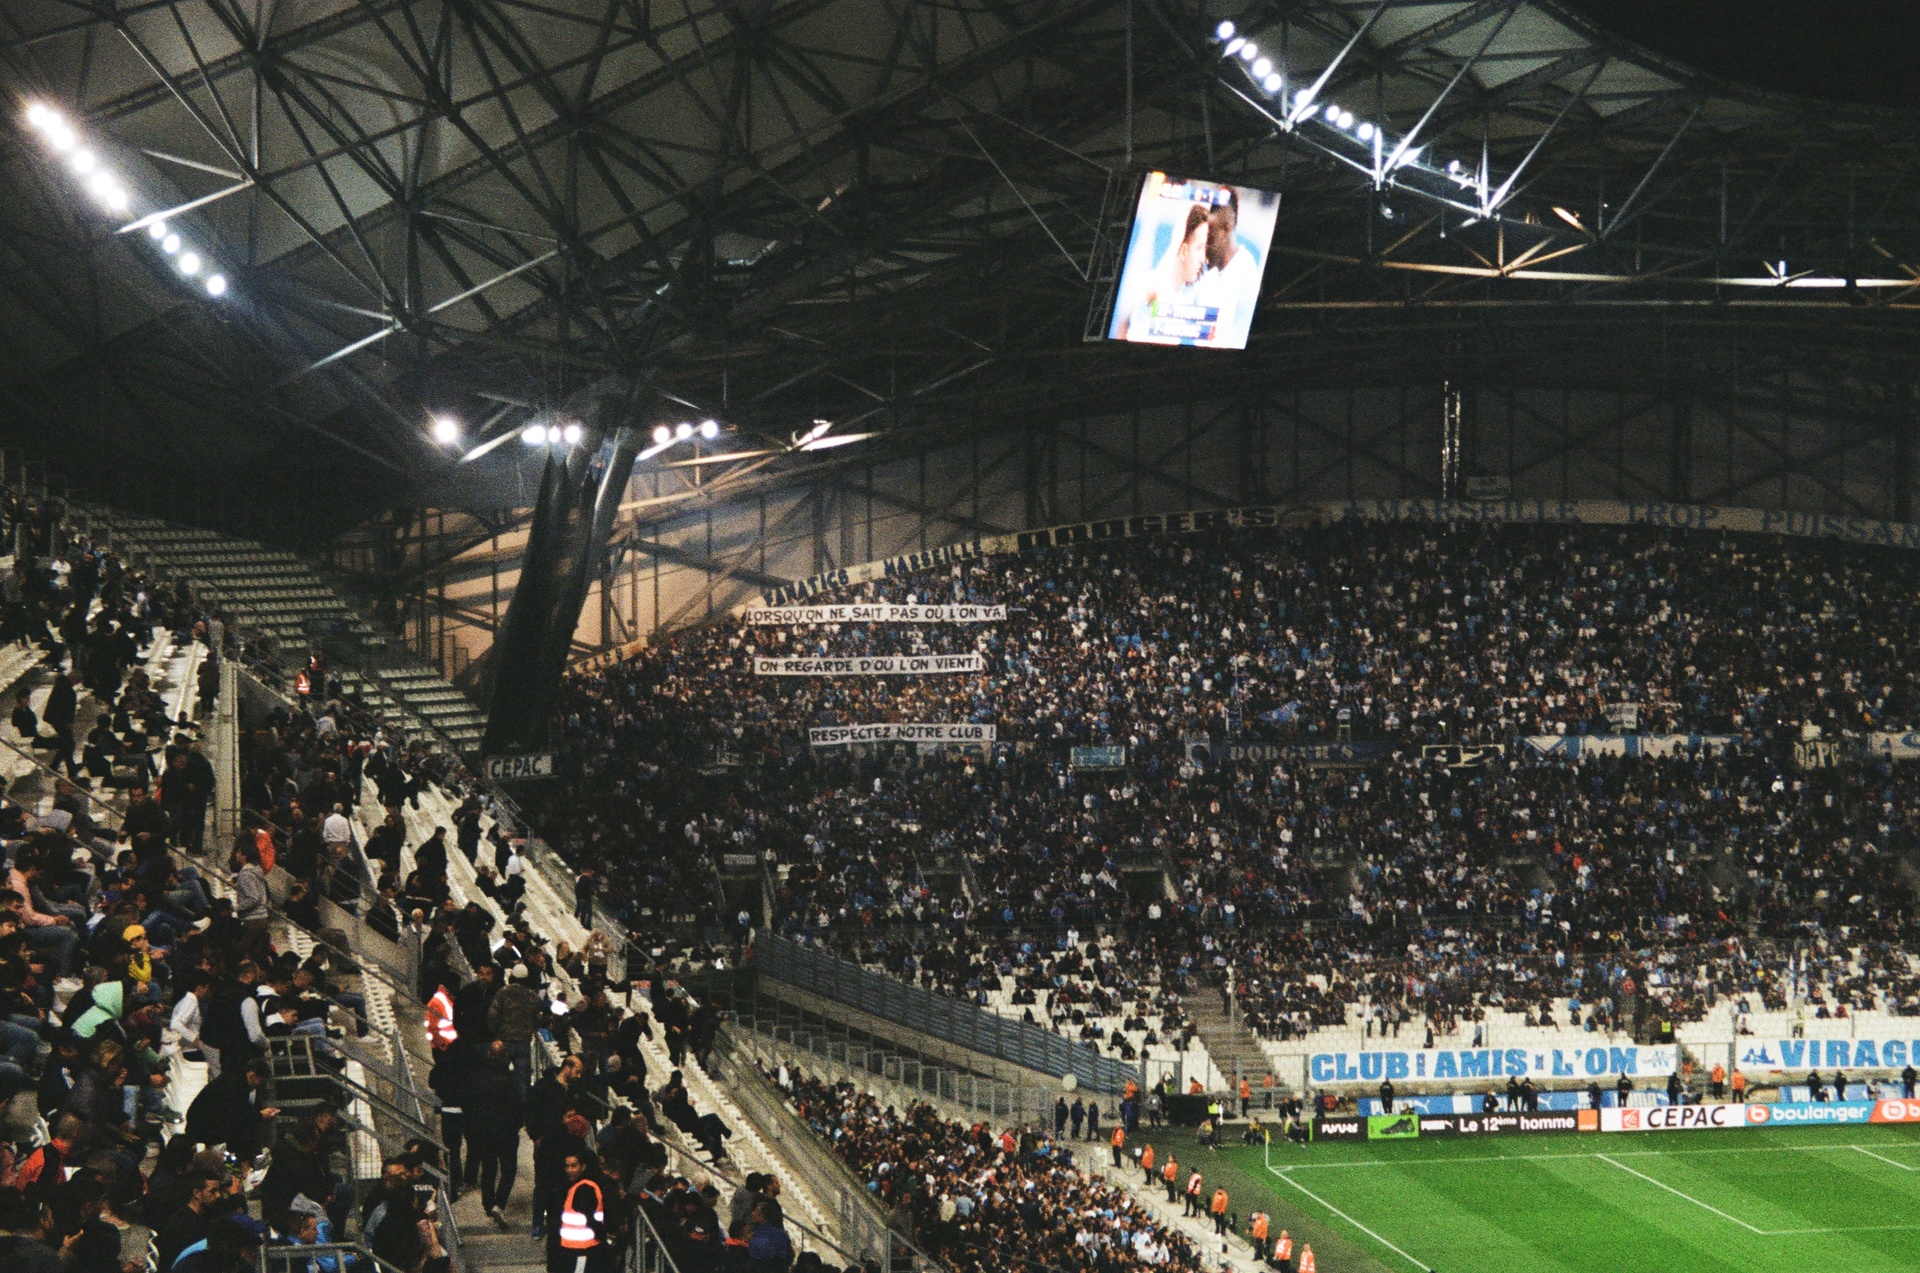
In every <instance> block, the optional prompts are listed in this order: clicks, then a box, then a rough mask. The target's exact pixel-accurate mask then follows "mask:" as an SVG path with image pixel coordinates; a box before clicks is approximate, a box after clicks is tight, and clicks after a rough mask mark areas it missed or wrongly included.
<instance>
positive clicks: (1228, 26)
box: [27, 22, 1233, 119]
mask: <svg viewBox="0 0 1920 1273" xmlns="http://www.w3.org/2000/svg"><path fill="white" fill-rule="evenodd" d="M1213 33H1214V35H1215V36H1217V37H1218V38H1220V39H1222V40H1231V39H1232V38H1233V23H1231V22H1222V23H1221V24H1220V25H1219V26H1217V27H1215V28H1214V29H1213ZM45 109H46V107H44V106H36V107H34V108H33V110H45ZM27 118H29V119H31V118H33V111H28V112H27Z"/></svg>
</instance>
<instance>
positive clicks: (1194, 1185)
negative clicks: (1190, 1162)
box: [1187, 1171, 1200, 1198]
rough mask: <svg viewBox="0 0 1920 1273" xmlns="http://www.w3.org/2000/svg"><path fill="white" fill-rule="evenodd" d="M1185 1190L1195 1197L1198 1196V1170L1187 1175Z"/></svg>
mask: <svg viewBox="0 0 1920 1273" xmlns="http://www.w3.org/2000/svg"><path fill="white" fill-rule="evenodd" d="M1187 1192H1188V1193H1190V1194H1192V1195H1193V1196H1194V1197H1196V1198H1198V1197H1199V1196H1200V1173H1199V1172H1197V1171H1196V1172H1194V1173H1193V1174H1192V1175H1191V1176H1188V1177H1187Z"/></svg>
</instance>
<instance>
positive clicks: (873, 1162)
mask: <svg viewBox="0 0 1920 1273" xmlns="http://www.w3.org/2000/svg"><path fill="white" fill-rule="evenodd" d="M772 1077H774V1079H775V1081H776V1082H782V1085H783V1087H784V1089H785V1091H786V1093H787V1096H788V1099H789V1100H790V1101H791V1102H792V1104H793V1107H794V1109H795V1111H796V1112H797V1113H798V1114H799V1115H800V1117H801V1118H802V1119H803V1120H804V1121H805V1122H806V1123H807V1124H808V1125H809V1126H811V1127H812V1128H813V1130H814V1131H815V1132H816V1133H818V1134H819V1135H820V1137H821V1138H822V1139H824V1140H825V1141H826V1142H827V1143H828V1144H829V1145H831V1146H832V1147H833V1151H834V1153H835V1154H837V1155H838V1156H839V1157H840V1159H841V1160H842V1161H843V1162H845V1163H846V1164H847V1166H848V1167H849V1168H851V1169H852V1170H853V1172H854V1173H855V1175H856V1176H858V1178H859V1179H860V1181H861V1182H862V1183H863V1184H864V1185H865V1186H866V1187H867V1189H868V1190H870V1191H871V1192H872V1193H873V1195H874V1197H875V1198H876V1200H877V1201H878V1202H879V1204H880V1206H881V1207H882V1208H883V1209H884V1210H885V1211H886V1212H887V1214H888V1224H889V1227H891V1228H892V1229H893V1230H894V1231H895V1232H896V1233H899V1234H901V1235H902V1236H907V1237H911V1238H912V1239H913V1240H914V1241H915V1242H916V1243H917V1244H918V1245H919V1246H920V1247H921V1249H923V1250H925V1251H927V1252H928V1253H929V1254H931V1255H933V1256H935V1257H936V1258H938V1259H939V1260H940V1261H941V1262H942V1263H943V1264H944V1265H945V1266H946V1267H947V1268H949V1269H951V1270H953V1271H954V1273H988V1271H989V1270H993V1271H997V1270H1003V1269H1010V1268H1011V1269H1021V1270H1027V1271H1029V1273H1039V1271H1040V1270H1094V1269H1098V1270H1102V1273H1121V1271H1123V1270H1134V1269H1158V1268H1165V1269H1181V1270H1190V1271H1192V1273H1198V1270H1199V1269H1200V1268H1201V1267H1202V1266H1203V1264H1204V1262H1205V1261H1204V1259H1203V1256H1202V1254H1201V1252H1200V1251H1199V1250H1197V1249H1196V1248H1195V1246H1194V1244H1193V1243H1192V1242H1190V1241H1189V1240H1188V1239H1187V1237H1186V1236H1185V1235H1184V1234H1182V1233H1180V1232H1179V1231H1177V1230H1175V1229H1173V1228H1171V1227H1170V1226H1168V1225H1166V1224H1165V1223H1163V1222H1161V1221H1160V1220H1158V1219H1156V1218H1155V1217H1154V1216H1153V1215H1152V1214H1151V1213H1150V1212H1149V1211H1148V1210H1147V1209H1146V1207H1145V1206H1144V1205H1142V1203H1141V1202H1140V1200H1139V1199H1138V1198H1136V1197H1134V1196H1133V1194H1132V1192H1131V1191H1129V1190H1128V1189H1127V1188H1126V1187H1124V1186H1122V1185H1118V1184H1115V1183H1113V1182H1111V1181H1108V1180H1106V1179H1104V1178H1102V1177H1100V1176H1097V1175H1094V1174H1092V1173H1090V1172H1089V1171H1087V1170H1086V1169H1085V1168H1083V1167H1081V1166H1079V1165H1077V1164H1076V1163H1075V1161H1074V1155H1073V1150H1072V1148H1071V1147H1070V1146H1069V1144H1068V1143H1066V1142H1065V1141H1064V1139H1056V1138H1055V1137H1053V1136H1049V1135H1048V1134H1046V1132H1045V1130H1044V1129H1034V1128H1027V1129H1022V1130H1019V1131H1013V1130H1008V1131H1001V1132H995V1131H994V1130H992V1129H991V1128H990V1127H989V1126H988V1125H987V1124H985V1123H976V1124H973V1125H971V1126H969V1125H967V1124H965V1123H961V1122H957V1121H955V1120H953V1119H949V1118H946V1117H944V1116H943V1115H942V1114H941V1113H940V1112H939V1111H938V1110H937V1109H935V1108H934V1107H933V1106H931V1105H927V1104H924V1103H916V1104H913V1105H910V1106H908V1107H907V1108H906V1109H904V1110H897V1109H895V1108H893V1107H892V1106H889V1105H883V1104H882V1103H881V1102H880V1100H879V1099H878V1098H876V1097H875V1096H873V1095H872V1094H871V1093H867V1092H863V1091H860V1090H859V1089H857V1088H855V1087H854V1086H853V1085H852V1084H850V1083H846V1082H841V1083H834V1084H829V1083H826V1082H823V1081H821V1080H819V1079H816V1078H812V1077H809V1076H808V1075H806V1074H804V1073H800V1072H797V1071H790V1070H786V1069H784V1067H783V1068H782V1070H780V1071H776V1072H775V1074H774V1075H773V1076H772ZM1116 1152H1117V1151H1116Z"/></svg>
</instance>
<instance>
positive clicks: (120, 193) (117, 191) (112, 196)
mask: <svg viewBox="0 0 1920 1273" xmlns="http://www.w3.org/2000/svg"><path fill="white" fill-rule="evenodd" d="M100 201H101V202H102V203H104V204H106V205H107V210H108V211H109V212H125V211H126V210H127V205H128V204H129V203H131V202H132V200H131V199H130V198H129V197H128V196H127V191H126V187H124V186H119V185H109V186H108V187H107V192H106V193H105V194H104V195H101V196H100Z"/></svg>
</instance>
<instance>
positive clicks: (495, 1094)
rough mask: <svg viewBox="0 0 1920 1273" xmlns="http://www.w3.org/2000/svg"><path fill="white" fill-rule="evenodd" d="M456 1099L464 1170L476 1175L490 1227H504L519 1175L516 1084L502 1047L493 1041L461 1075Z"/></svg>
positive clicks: (519, 1104)
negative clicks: (462, 1132)
mask: <svg viewBox="0 0 1920 1273" xmlns="http://www.w3.org/2000/svg"><path fill="white" fill-rule="evenodd" d="M465 1077H466V1082H465V1085H464V1088H465V1090H464V1091H463V1092H462V1093H461V1100H462V1106H461V1108H462V1109H464V1110H466V1112H467V1113H466V1118H465V1120H464V1122H465V1131H466V1136H467V1164H468V1165H467V1170H468V1171H469V1172H473V1171H475V1170H476V1167H475V1164H476V1163H477V1164H478V1168H477V1170H478V1175H479V1182H480V1205H481V1206H482V1207H483V1208H484V1209H485V1210H486V1213H487V1214H488V1215H489V1216H491V1217H492V1218H493V1222H494V1223H495V1224H497V1225H499V1226H500V1227H502V1228H505V1227H506V1223H507V1220H506V1216H505V1214H504V1211H505V1208H506V1205H507V1197H508V1195H509V1194H511V1193H512V1192H513V1182H514V1177H515V1176H516V1175H517V1174H518V1173H519V1170H520V1123H521V1117H522V1113H523V1102H522V1098H521V1096H520V1082H519V1080H518V1079H516V1078H514V1076H513V1071H512V1070H511V1069H509V1068H508V1067H507V1046H506V1044H504V1043H502V1042H500V1041H499V1040H498V1039H495V1040H494V1041H493V1042H492V1043H489V1044H488V1045H487V1051H486V1055H485V1056H483V1057H481V1059H480V1061H479V1063H478V1064H477V1065H475V1066H474V1067H473V1068H472V1069H471V1070H469V1071H468V1072H467V1074H466V1076H465Z"/></svg>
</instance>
